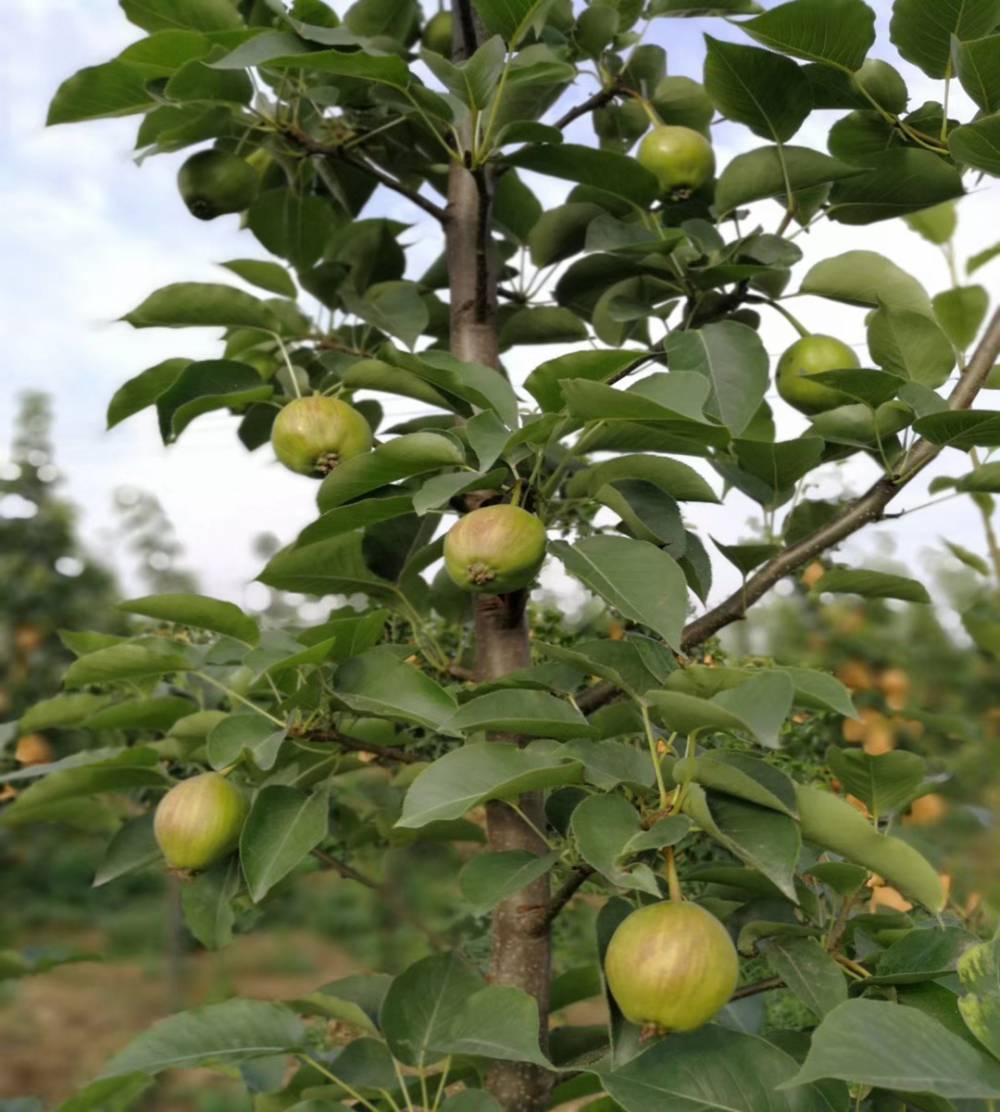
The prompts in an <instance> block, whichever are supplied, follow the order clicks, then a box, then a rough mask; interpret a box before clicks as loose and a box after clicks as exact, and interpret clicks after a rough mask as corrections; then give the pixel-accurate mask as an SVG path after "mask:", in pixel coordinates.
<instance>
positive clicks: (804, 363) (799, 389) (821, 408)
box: [776, 335, 860, 414]
mask: <svg viewBox="0 0 1000 1112" xmlns="http://www.w3.org/2000/svg"><path fill="white" fill-rule="evenodd" d="M858 366H860V363H859V361H858V357H857V355H856V354H855V352H854V349H853V348H850V347H848V346H847V344H845V343H842V342H841V341H840V340H838V339H835V338H834V337H833V336H821V335H815V336H803V337H802V339H801V340H796V341H795V343H794V344H792V346H791V347H790V348H788V350H787V351H785V353H784V354H783V355H782V357H781V358H780V359H779V360H778V370H777V375H776V382H777V386H778V393H779V394H780V395H781V396H782V397H783V398H784V399H785V401H786V402H788V404H789V405H791V406H794V407H795V408H796V409H797V410H799V412H800V413H806V414H814V413H825V412H826V411H827V410H828V409H836V408H837V406H841V405H847V404H848V403H849V402H850V401H851V398H849V397H848V396H847V395H846V394H842V393H840V391H839V390H833V389H831V388H830V387H829V386H824V385H822V384H821V383H819V382H811V381H810V379H811V378H812V376H813V375H817V374H821V373H822V372H823V371H841V370H848V369H850V368H853V367H858Z"/></svg>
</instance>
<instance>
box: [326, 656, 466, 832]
mask: <svg viewBox="0 0 1000 1112" xmlns="http://www.w3.org/2000/svg"><path fill="white" fill-rule="evenodd" d="M334 692H335V693H336V696H337V698H338V699H339V700H340V701H341V702H344V703H346V704H347V705H348V706H349V707H350V708H351V709H352V710H355V711H357V712H358V713H359V714H372V715H376V716H378V717H380V718H392V719H396V720H401V721H403V722H415V723H417V724H418V725H420V726H424V727H426V728H427V729H431V730H438V729H441V728H442V726H443V725H444V723H446V722H447V721H448V720H449V719H450V718H451V717H452V715H453V714H454V713H455V710H456V704H455V699H454V697H453V696H452V695H451V693H450V692H448V691H446V690H445V689H444V688H443V687H440V686H439V685H438V684H436V683H435V682H434V680H432V679H431V678H430V676H428V675H425V674H424V673H423V672H421V671H420V669H419V668H414V667H413V665H412V664H406V663H404V662H403V661H402V660H400V659H399V657H398V656H396V654H395V653H393V652H392V650H391V649H388V648H385V647H382V648H376V649H371V650H370V651H369V652H366V653H362V654H361V655H360V656H355V657H352V658H351V659H350V660H346V661H345V662H344V663H343V664H341V666H340V667H339V668H338V669H337V673H336V675H335V676H334ZM456 817H457V816H456Z"/></svg>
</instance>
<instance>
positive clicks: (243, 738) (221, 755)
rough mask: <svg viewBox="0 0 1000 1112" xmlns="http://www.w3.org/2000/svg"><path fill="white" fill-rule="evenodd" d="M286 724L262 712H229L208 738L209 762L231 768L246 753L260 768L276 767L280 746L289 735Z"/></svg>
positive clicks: (214, 765) (214, 766) (221, 767)
mask: <svg viewBox="0 0 1000 1112" xmlns="http://www.w3.org/2000/svg"><path fill="white" fill-rule="evenodd" d="M287 736H288V735H287V732H286V731H285V729H284V728H283V727H282V726H278V725H276V724H275V723H274V722H272V721H271V719H270V718H265V717H264V715H262V714H229V715H226V717H225V718H223V719H222V721H221V722H219V723H218V724H217V725H216V726H213V727H212V729H211V730H210V731H209V734H208V739H207V742H206V753H207V755H208V763H209V764H210V765H211V766H212V768H214V769H217V770H218V769H223V768H228V767H229V765H231V764H235V763H236V762H237V761H238V760H240V759H241V758H242V757H243V756H244V755H245V754H246V755H249V757H250V758H251V759H252V760H253V762H254V764H255V765H256V766H257V768H260V769H263V770H264V771H265V772H266V771H267V770H268V769H271V768H274V762H275V761H276V760H277V759H278V750H279V749H280V748H281V743H282V742H283V741H284V740H285V738H286V737H287Z"/></svg>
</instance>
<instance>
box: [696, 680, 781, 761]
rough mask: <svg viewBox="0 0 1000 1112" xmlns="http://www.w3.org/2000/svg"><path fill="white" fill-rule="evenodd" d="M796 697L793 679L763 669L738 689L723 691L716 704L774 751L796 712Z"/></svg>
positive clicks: (716, 697) (716, 698) (716, 699)
mask: <svg viewBox="0 0 1000 1112" xmlns="http://www.w3.org/2000/svg"><path fill="white" fill-rule="evenodd" d="M794 694H795V688H794V685H793V684H792V680H791V677H789V676H788V675H787V674H786V673H784V672H781V671H770V670H762V671H758V672H755V673H753V674H752V675H751V676H750V678H749V679H747V681H746V682H745V683H742V684H740V685H739V686H738V687H732V688H729V690H727V691H720V692H719V694H718V695H716V696H715V700H714V701H715V702H716V703H717V704H718V705H719V706H721V707H725V708H726V709H727V710H731V711H732V712H733V713H734V714H737V715H739V717H740V718H741V719H743V721H744V722H746V723H747V724H748V725H749V726H750V729H751V731H752V733H753V735H754V736H755V737H756V738H757V740H758V741H759V742H760V743H761V744H762V745H766V746H767V747H768V748H772V749H774V748H777V747H778V745H779V734H780V733H781V727H782V726H783V725H784V721H785V718H786V717H787V716H788V713H789V712H790V711H791V709H792V699H793V697H794Z"/></svg>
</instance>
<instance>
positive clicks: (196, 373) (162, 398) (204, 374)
mask: <svg viewBox="0 0 1000 1112" xmlns="http://www.w3.org/2000/svg"><path fill="white" fill-rule="evenodd" d="M273 392H274V387H273V386H271V385H270V384H269V383H267V382H264V381H262V379H261V377H260V375H259V374H258V372H257V371H256V370H255V369H254V368H253V367H251V366H250V365H249V364H247V363H238V362H236V361H234V360H232V359H207V360H204V361H201V362H196V363H188V365H187V366H186V367H185V368H184V369H183V370H182V371H181V372H180V374H179V375H178V376H177V377H176V378H175V379H174V381H173V382H172V383H171V384H170V386H168V387H167V389H166V390H164V391H163V392H162V393H161V394H160V395H159V396H158V397H157V399H156V412H157V416H158V418H159V423H160V435H161V437H162V438H163V443H164V444H170V443H171V442H172V441H174V440H176V439H177V437H178V436H180V434H181V433H182V432H183V431H184V430H185V429H186V428H187V426H188V425H189V424H190V423H191V422H192V421H193V420H194V419H195V418H196V417H200V416H201V415H202V414H203V413H209V412H211V411H212V410H215V409H232V408H238V407H242V406H246V405H249V404H250V403H251V402H262V401H265V400H266V399H267V398H269V397H270V396H271V394H272V393H273Z"/></svg>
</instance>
